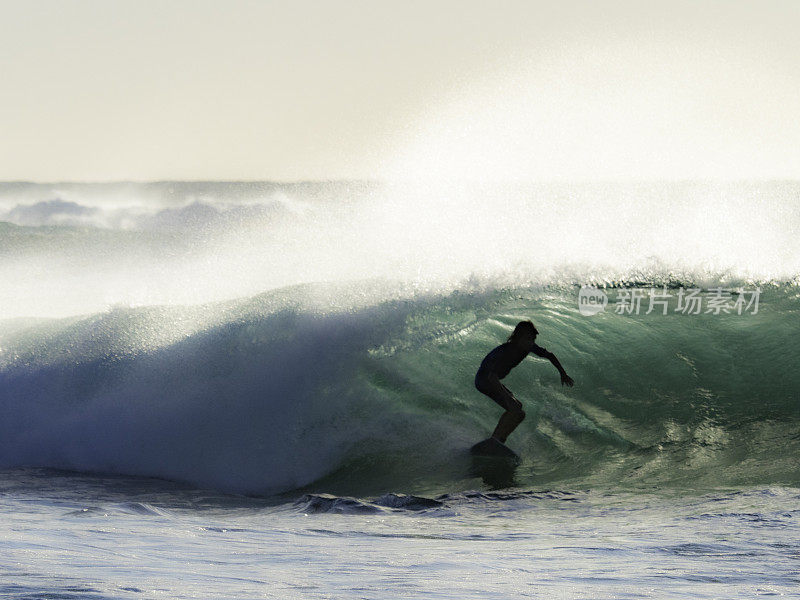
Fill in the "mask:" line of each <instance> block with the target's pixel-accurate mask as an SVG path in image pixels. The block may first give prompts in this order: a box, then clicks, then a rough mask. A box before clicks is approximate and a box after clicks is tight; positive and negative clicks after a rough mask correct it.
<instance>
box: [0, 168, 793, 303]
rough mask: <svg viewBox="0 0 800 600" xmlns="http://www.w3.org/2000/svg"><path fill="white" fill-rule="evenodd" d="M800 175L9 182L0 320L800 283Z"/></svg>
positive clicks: (1, 244) (0, 211)
mask: <svg viewBox="0 0 800 600" xmlns="http://www.w3.org/2000/svg"><path fill="white" fill-rule="evenodd" d="M798 195H800V186H798V185H797V184H794V183H762V184H748V183H738V184H736V183H730V184H706V183H663V184H659V183H652V184H551V185H545V184H539V185H534V184H507V185H502V184H486V183H483V184H469V183H463V182H462V183H449V184H442V183H430V182H427V183H425V182H408V183H405V184H399V183H398V184H377V183H357V182H353V183H347V182H343V183H330V184H324V183H322V184H294V185H279V184H180V183H163V184H140V185H136V184H117V185H112V184H105V185H81V184H69V185H64V186H61V187H60V186H47V185H38V186H37V185H33V184H30V185H28V186H22V185H20V184H17V185H12V184H3V185H1V186H0V221H5V223H4V224H2V225H0V227H2V235H0V253H2V258H3V260H2V263H0V281H2V284H3V285H2V287H0V307H1V308H0V317H2V318H13V317H40V316H46V317H55V316H67V315H75V314H85V313H90V312H98V311H102V310H105V309H107V308H108V307H110V306H115V305H126V306H141V305H153V304H201V303H205V302H211V301H218V300H226V299H233V298H240V297H244V296H252V295H255V294H258V293H261V292H264V291H267V290H270V289H276V288H280V287H284V286H287V285H295V284H300V283H310V282H342V281H356V280H366V279H375V278H384V279H390V280H395V281H401V282H411V283H413V284H415V285H422V286H425V287H427V288H429V289H435V288H442V289H453V286H457V285H459V284H460V283H461V282H463V281H465V280H468V279H470V278H476V277H477V278H482V279H488V280H490V281H494V280H496V279H497V278H505V279H507V280H508V281H509V282H511V283H515V284H516V283H526V282H528V283H530V282H536V283H547V282H551V281H560V282H565V281H568V282H569V283H575V282H583V281H584V280H586V279H591V280H597V281H606V280H607V281H613V280H619V279H624V278H629V277H633V276H637V277H640V278H641V277H643V278H645V279H646V278H648V277H651V278H652V277H659V278H664V277H672V278H677V279H692V280H697V281H701V280H703V279H707V278H710V279H712V280H713V279H714V278H717V277H728V278H731V277H739V278H745V279H747V278H753V279H758V280H773V279H774V280H791V279H793V278H795V277H796V276H797V274H798V273H800V252H798V247H797V244H796V243H794V235H795V232H796V231H797V229H798V226H800V202H798Z"/></svg>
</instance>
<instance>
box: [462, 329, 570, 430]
mask: <svg viewBox="0 0 800 600" xmlns="http://www.w3.org/2000/svg"><path fill="white" fill-rule="evenodd" d="M537 335H539V331H538V330H537V329H536V327H534V326H533V323H532V322H531V321H520V322H519V323H518V324H517V326H516V327H515V328H514V332H513V333H512V334H511V335H510V336H509V338H508V341H507V342H506V343H505V344H501V345H500V346H498V347H497V348H495V349H494V350H492V351H491V352H489V354H487V355H486V358H484V359H483V362H481V366H480V368H479V369H478V373H477V374H476V375H475V387H476V388H478V391H479V392H481V393H482V394H486V395H487V396H489V398H491V399H492V400H494V401H495V402H497V403H498V404H499V405H500V406H501V407H502V408H503V409H505V412H504V413H503V414H502V415H501V416H500V421H498V423H497V427H495V430H494V432H493V433H492V437H493V438H494V439H496V440H497V441H499V442H500V443H503V444H504V443H505V441H506V439H507V438H508V436H509V434H510V433H511V432H512V431H514V430H515V429H516V428H517V425H519V424H520V423H522V420H523V419H524V418H525V411H523V410H522V403H521V402H520V401H519V400H517V399H516V398H515V397H514V394H512V393H511V391H510V390H509V389H508V388H507V387H506V386H504V385H503V384H502V383H500V380H501V379H503V378H504V377H505V376H506V375H508V373H509V372H510V371H511V369H513V368H514V367H516V366H517V365H518V364H519V363H521V362H522V360H523V359H524V358H525V357H526V356H528V354H535V355H536V356H540V357H542V358H546V359H547V360H549V361H550V362H551V363H553V366H554V367H555V368H556V369H558V372H559V373H560V374H561V385H567V386H570V387H571V386H572V385H573V384H574V381H572V378H571V377H570V376H569V375H567V372H566V371H565V370H564V367H562V366H561V363H560V362H559V361H558V359H557V358H556V355H555V354H553V353H552V352H548V351H547V350H545V349H544V348H542V347H541V346H537V345H536V336H537ZM487 441H488V440H487Z"/></svg>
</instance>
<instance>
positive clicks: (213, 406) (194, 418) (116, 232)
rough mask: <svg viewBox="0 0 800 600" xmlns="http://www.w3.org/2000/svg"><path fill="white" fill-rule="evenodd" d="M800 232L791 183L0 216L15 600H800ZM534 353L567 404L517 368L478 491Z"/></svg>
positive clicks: (199, 191)
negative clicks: (507, 433)
mask: <svg viewBox="0 0 800 600" xmlns="http://www.w3.org/2000/svg"><path fill="white" fill-rule="evenodd" d="M798 228H800V184H797V183H794V182H761V183H753V182H738V183H699V182H648V183H551V184H523V183H506V184H499V183H486V182H483V183H480V182H464V181H449V182H442V181H439V182H423V181H407V182H399V183H393V184H384V183H376V182H321V183H294V184H278V183H259V182H231V183H180V182H158V183H149V184H137V183H109V184H26V183H3V184H0V257H1V258H2V261H0V284H2V285H0V515H2V519H0V531H2V535H1V536H0V549H2V552H0V596H3V597H10V598H23V597H24V598H41V597H50V598H53V597H55V598H155V597H169V598H264V597H267V598H273V597H274V598H396V597H409V598H516V597H534V598H668V597H669V598H672V597H674V598H686V597H693V598H739V597H742V598H749V597H754V596H756V595H784V596H792V595H793V594H795V588H796V587H797V584H798V582H800V571H799V570H798V565H797V558H798V556H800V544H799V543H798V539H800V536H798V533H800V531H799V530H800V527H798V517H800V509H798V499H800V490H798V487H800V475H798V470H797V465H798V458H800V408H799V406H800V403H799V402H798V400H800V398H799V397H798V396H800V375H798V373H797V364H798V362H799V361H800V356H798V350H797V343H796V340H797V339H798V335H799V334H800V310H799V308H800V251H798V246H797V243H796V234H797V231H798ZM692 292H693V293H694V294H695V297H696V298H697V299H699V302H702V303H703V304H700V305H697V306H695V307H693V308H692V309H690V310H687V307H686V306H685V305H683V304H682V303H684V299H685V295H686V294H688V293H692ZM589 293H590V294H595V295H596V296H597V297H603V298H605V299H606V301H607V303H606V304H605V305H602V306H601V307H600V308H599V309H597V310H596V311H594V314H587V311H586V310H582V308H585V305H581V297H582V295H583V296H586V294H589ZM632 295H633V296H636V295H639V296H640V297H641V306H640V307H634V306H633V305H631V304H629V303H628V304H626V302H627V301H628V300H629V299H630V297H631V296H632ZM738 298H745V299H746V300H747V302H745V303H744V304H739V305H737V304H736V300H737V299H738ZM756 298H757V303H756V302H754V301H753V300H754V299H756ZM654 301H655V302H654ZM659 301H661V302H659ZM715 303H716V304H715ZM715 306H716V307H717V308H715ZM694 308H697V310H694ZM523 319H531V320H532V321H533V322H534V323H535V324H536V326H537V328H538V329H539V331H540V336H539V338H538V340H537V342H538V343H539V344H540V345H542V346H544V347H546V348H547V349H548V350H550V351H552V352H554V353H555V354H556V355H557V356H558V357H559V359H560V360H561V362H562V363H563V364H564V367H565V368H566V370H567V372H568V373H569V374H570V375H571V376H572V377H573V379H574V380H575V382H576V384H575V387H574V388H565V387H561V386H560V385H559V379H558V374H557V372H556V371H555V370H554V369H553V368H552V367H551V366H550V365H549V364H548V363H547V362H546V361H542V360H537V359H533V358H531V359H528V360H526V361H524V362H523V363H522V364H521V365H520V366H519V367H517V368H516V369H515V370H514V371H513V372H512V373H511V374H510V375H509V377H508V378H506V379H505V380H504V383H505V384H506V385H507V386H508V387H509V388H510V389H512V390H513V391H514V393H515V394H516V396H517V397H518V398H519V399H520V400H521V401H522V403H523V406H524V409H525V411H526V413H527V418H526V419H525V421H524V422H523V423H522V424H521V425H520V427H519V429H518V430H517V431H515V432H514V434H513V435H512V436H511V437H510V438H509V442H508V444H509V446H511V447H512V448H514V449H515V450H516V451H517V452H518V453H519V454H520V456H521V462H520V464H519V465H517V466H514V467H502V468H501V467H499V466H497V465H490V466H488V467H487V465H486V464H485V463H482V462H480V461H478V462H476V461H475V460H473V459H472V458H471V457H470V455H469V453H468V452H467V450H468V449H469V447H470V446H471V445H472V444H473V443H475V442H476V441H479V440H481V439H483V438H485V437H486V436H487V435H488V434H489V433H490V432H491V430H492V429H493V427H494V425H495V423H496V421H497V418H498V417H499V409H498V407H497V406H496V405H495V404H494V403H493V402H492V401H491V400H489V399H488V398H486V397H484V396H482V395H481V394H480V393H479V392H478V391H477V390H476V389H475V388H474V387H473V385H472V379H473V377H474V375H475V371H476V369H477V366H478V365H479V364H480V361H481V359H482V358H483V356H484V355H485V354H486V353H487V352H488V351H490V350H491V349H492V348H494V347H495V346H496V345H498V344H500V343H502V342H503V341H504V340H505V338H506V337H507V336H508V335H509V333H510V332H511V330H512V329H513V327H514V325H515V324H516V323H517V322H518V321H520V320H523Z"/></svg>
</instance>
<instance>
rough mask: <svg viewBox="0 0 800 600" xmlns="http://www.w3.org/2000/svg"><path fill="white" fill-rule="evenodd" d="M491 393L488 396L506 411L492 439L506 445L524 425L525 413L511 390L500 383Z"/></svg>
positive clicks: (501, 416)
mask: <svg viewBox="0 0 800 600" xmlns="http://www.w3.org/2000/svg"><path fill="white" fill-rule="evenodd" d="M490 391H491V392H492V393H491V395H489V394H487V395H489V397H490V398H491V399H492V400H494V401H495V402H497V403H498V404H499V405H500V406H502V407H503V408H505V410H506V411H505V412H504V413H503V414H502V415H500V420H499V421H498V422H497V427H495V428H494V431H493V432H492V437H493V438H495V439H497V440H499V441H501V442H503V443H504V444H505V443H506V439H508V436H509V435H510V434H511V432H512V431H514V430H515V429H516V428H517V426H518V425H519V424H520V423H522V420H523V419H524V418H525V411H524V410H522V402H520V401H519V400H517V399H516V398H515V397H514V394H512V393H511V390H509V389H508V388H507V387H506V386H504V385H503V384H502V383H500V382H499V381H498V382H497V385H495V386H492V389H491V390H490Z"/></svg>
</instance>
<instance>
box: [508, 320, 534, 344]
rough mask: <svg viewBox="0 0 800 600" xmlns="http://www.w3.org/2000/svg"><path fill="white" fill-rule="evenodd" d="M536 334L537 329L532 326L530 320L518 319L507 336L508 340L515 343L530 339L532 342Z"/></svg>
mask: <svg viewBox="0 0 800 600" xmlns="http://www.w3.org/2000/svg"><path fill="white" fill-rule="evenodd" d="M537 335H539V330H538V329H536V327H534V326H533V323H531V322H530V321H520V322H519V323H517V326H516V327H514V332H513V333H512V334H511V335H510V336H508V341H509V342H512V343H516V342H522V341H528V340H530V342H531V343H533V341H534V340H535V339H536V336H537Z"/></svg>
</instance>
